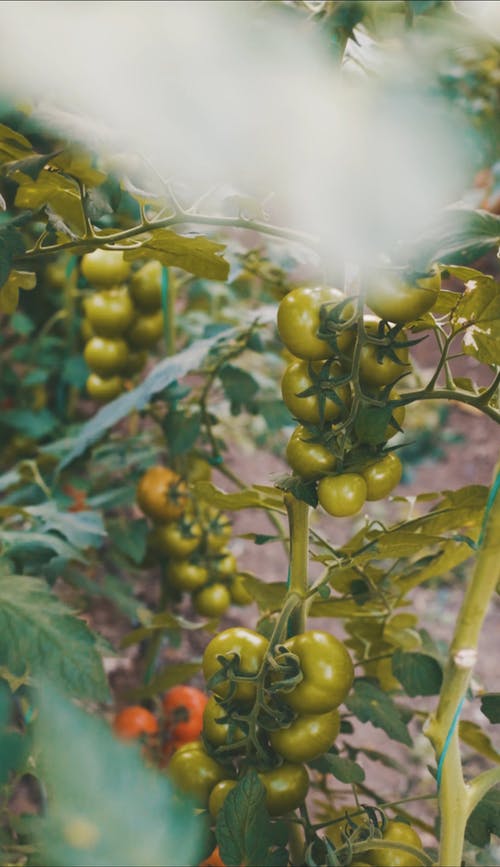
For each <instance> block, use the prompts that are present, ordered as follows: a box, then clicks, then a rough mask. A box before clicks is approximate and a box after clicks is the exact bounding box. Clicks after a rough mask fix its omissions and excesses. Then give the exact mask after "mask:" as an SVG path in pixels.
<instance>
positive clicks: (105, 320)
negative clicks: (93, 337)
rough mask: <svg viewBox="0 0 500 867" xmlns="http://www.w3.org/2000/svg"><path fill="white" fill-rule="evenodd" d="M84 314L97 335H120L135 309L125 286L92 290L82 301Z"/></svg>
mask: <svg viewBox="0 0 500 867" xmlns="http://www.w3.org/2000/svg"><path fill="white" fill-rule="evenodd" d="M83 306H84V309H85V314H86V317H87V319H88V321H89V322H90V325H91V326H92V328H93V330H94V332H95V334H97V335H98V336H99V337H121V336H122V335H123V334H124V333H125V331H126V330H127V328H128V327H129V325H131V323H132V322H133V320H134V316H135V309H134V305H133V304H132V301H131V298H130V295H129V294H128V290H127V289H126V288H119V289H118V288H116V289H106V290H103V291H102V292H94V294H93V295H91V296H90V297H89V298H86V299H85V301H84V304H83Z"/></svg>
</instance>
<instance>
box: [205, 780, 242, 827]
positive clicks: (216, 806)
mask: <svg viewBox="0 0 500 867" xmlns="http://www.w3.org/2000/svg"><path fill="white" fill-rule="evenodd" d="M237 785H238V784H237V782H236V780H221V781H220V783H217V785H216V786H214V787H213V789H212V791H211V792H210V797H209V799H208V811H209V813H210V815H211V816H212V817H213V818H214V819H215V818H216V817H217V814H218V813H219V811H220V810H221V809H222V806H223V804H224V801H225V800H226V798H227V796H228V795H229V792H230V791H231V789H234V787H235V786H237Z"/></svg>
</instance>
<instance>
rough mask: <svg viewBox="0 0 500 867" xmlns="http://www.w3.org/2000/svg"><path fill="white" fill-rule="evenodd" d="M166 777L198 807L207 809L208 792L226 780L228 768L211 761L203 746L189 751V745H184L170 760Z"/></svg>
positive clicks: (213, 760)
mask: <svg viewBox="0 0 500 867" xmlns="http://www.w3.org/2000/svg"><path fill="white" fill-rule="evenodd" d="M168 776H169V777H170V780H171V781H172V783H173V785H174V786H175V787H176V788H177V789H179V791H181V792H183V793H184V794H185V795H189V797H191V798H192V799H193V801H195V803H196V804H197V805H198V806H200V807H207V806H208V799H209V797H210V792H211V791H212V789H213V788H214V786H216V785H217V783H220V782H221V780H224V779H226V778H227V776H228V768H227V767H224V765H221V764H219V762H216V761H215V759H212V758H211V756H209V755H208V753H206V752H205V750H204V749H203V746H200V747H194V748H191V749H189V744H185V745H184V747H181V749H179V750H176V752H175V753H174V755H173V756H172V758H171V759H170V762H169V764H168Z"/></svg>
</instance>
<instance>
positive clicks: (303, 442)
mask: <svg viewBox="0 0 500 867" xmlns="http://www.w3.org/2000/svg"><path fill="white" fill-rule="evenodd" d="M310 437H311V434H310V433H309V432H308V430H307V428H305V427H304V426H303V425H299V426H298V427H296V428H295V430H294V432H293V434H292V435H291V437H290V439H289V440H288V444H287V447H286V459H287V461H288V463H289V465H290V467H291V468H292V470H293V471H294V473H296V474H297V475H298V476H301V478H303V479H306V480H312V479H317V478H319V477H320V476H323V475H324V474H325V473H329V472H331V471H332V470H334V469H335V466H336V464H337V459H336V457H335V455H333V454H332V453H331V451H329V449H327V448H326V446H324V445H322V444H321V443H315V442H310Z"/></svg>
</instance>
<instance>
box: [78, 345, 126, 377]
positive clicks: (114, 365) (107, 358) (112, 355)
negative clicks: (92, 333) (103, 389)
mask: <svg viewBox="0 0 500 867" xmlns="http://www.w3.org/2000/svg"><path fill="white" fill-rule="evenodd" d="M127 356H128V346H127V344H126V343H125V341H124V340H122V339H121V338H119V337H118V338H110V337H97V336H96V337H91V339H90V340H89V341H88V343H87V344H86V346H85V349H84V350H83V357H84V358H85V361H86V362H87V364H88V366H89V367H90V370H91V371H92V372H93V373H97V374H98V375H99V376H102V377H104V378H106V377H110V376H114V375H115V374H117V373H121V372H122V371H123V368H124V367H125V365H126V363H127Z"/></svg>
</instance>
